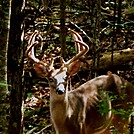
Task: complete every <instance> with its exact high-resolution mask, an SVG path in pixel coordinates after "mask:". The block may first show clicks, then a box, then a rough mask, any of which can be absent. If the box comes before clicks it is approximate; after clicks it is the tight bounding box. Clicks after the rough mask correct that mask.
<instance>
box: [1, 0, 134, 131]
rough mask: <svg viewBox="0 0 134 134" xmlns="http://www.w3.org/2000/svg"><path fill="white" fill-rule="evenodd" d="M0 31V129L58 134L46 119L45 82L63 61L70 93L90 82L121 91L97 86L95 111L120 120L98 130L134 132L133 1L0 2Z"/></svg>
mask: <svg viewBox="0 0 134 134" xmlns="http://www.w3.org/2000/svg"><path fill="white" fill-rule="evenodd" d="M0 29H1V30H0V134H61V133H58V132H57V131H56V130H55V127H54V126H53V125H52V119H51V117H50V111H51V109H50V108H51V102H50V100H51V99H50V98H51V97H50V94H51V93H50V92H51V91H50V84H49V82H51V80H50V79H51V77H53V73H52V72H53V70H58V69H61V70H62V69H63V68H62V67H63V66H64V64H65V67H66V68H67V69H69V72H67V73H68V75H69V77H67V79H65V80H66V81H67V82H66V83H67V84H66V85H67V88H68V89H69V90H73V91H68V92H69V93H70V94H71V93H72V92H75V90H77V89H79V88H81V85H82V84H85V83H86V82H87V81H89V83H90V81H91V83H92V85H93V86H97V84H98V83H99V82H100V81H102V83H103V84H102V85H104V88H105V87H106V88H107V89H110V90H112V91H113V90H114V88H115V89H116V87H114V86H113V85H112V84H113V83H114V84H117V85H116V86H117V87H118V86H120V88H121V89H122V91H119V95H115V94H114V93H111V92H110V93H109V91H108V92H106V95H107V94H108V96H105V93H101V92H102V90H101V89H99V88H103V87H102V86H101V87H99V88H98V89H96V90H97V93H98V92H99V97H100V98H99V97H98V96H97V97H98V98H99V99H100V100H99V102H97V104H95V105H97V106H96V107H97V108H98V109H99V110H98V111H99V113H100V115H102V116H105V115H106V114H107V113H108V114H109V112H112V113H113V114H115V116H114V118H115V119H116V115H117V116H118V115H119V117H120V118H121V120H120V121H119V122H117V121H118V120H116V121H115V122H114V123H115V124H116V125H117V126H119V125H122V127H119V129H118V127H117V128H116V125H115V126H114V123H113V124H112V123H111V124H110V126H109V128H108V131H109V133H107V132H104V133H102V134H133V133H134V107H133V104H134V0H1V1H0ZM34 48H35V49H34ZM63 59H64V60H63ZM70 59H71V60H70ZM73 63H74V64H73ZM52 65H53V66H52ZM48 66H49V67H48ZM71 67H72V68H71ZM61 70H60V71H61ZM60 71H59V72H58V73H60ZM63 71H64V70H63ZM71 71H72V72H71ZM58 73H57V74H56V75H58ZM104 76H106V78H107V77H108V80H107V79H106V84H105V80H104V79H105V77H104ZM116 76H119V77H116ZM97 78H98V79H99V78H100V81H99V80H98V79H97ZM110 78H111V79H110ZM112 79H114V80H115V81H114V82H113V81H112ZM52 81H53V80H52ZM92 81H93V82H92ZM96 81H97V82H96ZM119 81H120V82H121V83H122V82H123V84H120V85H119ZM95 82H96V83H95ZM110 84H111V85H112V86H111V85H110ZM85 85H86V86H87V85H88V84H85ZM91 89H93V88H92V87H91ZM94 89H95V88H94ZM124 89H126V90H127V89H128V92H129V94H130V96H129V95H128V94H126V92H127V91H126V90H125V91H124ZM76 92H77V91H76ZM120 92H121V94H120ZM74 94H75V93H74ZM83 94H84V93H83ZM84 95H85V94H84ZM85 96H86V95H85ZM78 98H79V96H78ZM78 98H77V99H78ZM98 98H97V100H98ZM107 99H108V100H107ZM75 100H76V99H75V98H74V100H71V103H73V104H74V102H75ZM109 100H110V101H111V102H112V104H114V106H115V107H112V108H111V107H110V108H109V104H108V103H109V102H108V101H109ZM73 101H74V102H73ZM78 101H79V99H78ZM107 102H108V103H107ZM71 103H70V104H71ZM80 104H81V103H80ZM81 105H82V104H81ZM86 105H87V104H86ZM122 106H123V107H122ZM55 107H56V106H55ZM55 107H54V108H55ZM78 109H79V108H78ZM98 111H97V113H98ZM62 112H63V111H62V110H61V111H60V108H59V115H57V116H60V113H62ZM61 116H62V114H61ZM93 117H94V116H93ZM117 118H118V117H117ZM59 119H60V118H59ZM92 120H93V122H94V126H97V125H98V124H97V123H96V122H95V121H94V119H92ZM128 120H129V121H128ZM126 121H128V122H129V123H127V124H126ZM124 122H125V123H124ZM123 123H124V124H123ZM72 128H73V126H72ZM55 131H56V132H55ZM85 131H86V130H84V132H80V134H90V133H91V134H93V133H92V131H91V132H90V133H86V132H85ZM87 132H88V131H87ZM93 132H94V131H93ZM67 134H72V133H71V132H70V133H67Z"/></svg>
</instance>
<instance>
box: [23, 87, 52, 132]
mask: <svg viewBox="0 0 134 134" xmlns="http://www.w3.org/2000/svg"><path fill="white" fill-rule="evenodd" d="M49 98H50V93H49V88H48V87H43V86H33V87H32V89H31V90H30V91H29V92H28V93H27V98H26V100H25V104H24V133H25V134H53V132H52V125H51V121H50V113H49Z"/></svg>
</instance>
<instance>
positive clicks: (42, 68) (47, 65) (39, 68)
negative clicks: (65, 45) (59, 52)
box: [26, 30, 54, 78]
mask: <svg viewBox="0 0 134 134" xmlns="http://www.w3.org/2000/svg"><path fill="white" fill-rule="evenodd" d="M36 36H38V37H39V38H40V42H42V40H43V38H42V37H41V35H40V34H39V31H38V30H35V31H34V33H33V34H32V35H31V36H30V39H29V41H28V47H27V50H26V56H27V57H28V58H29V59H30V60H31V61H32V62H33V63H34V64H33V65H34V69H35V71H36V72H37V74H38V75H39V77H42V78H44V77H46V76H49V75H50V72H51V71H52V70H53V69H54V68H53V63H54V60H53V58H52V57H50V58H47V57H46V55H44V59H43V62H42V61H40V60H39V59H38V58H36V57H35V54H34V47H35V46H36V45H38V44H41V43H40V42H39V41H35V39H36Z"/></svg>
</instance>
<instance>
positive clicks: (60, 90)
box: [56, 83, 65, 95]
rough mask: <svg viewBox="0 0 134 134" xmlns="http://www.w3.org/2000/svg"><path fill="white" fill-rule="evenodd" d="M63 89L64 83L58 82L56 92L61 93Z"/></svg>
mask: <svg viewBox="0 0 134 134" xmlns="http://www.w3.org/2000/svg"><path fill="white" fill-rule="evenodd" d="M64 91H65V88H64V85H63V83H59V84H58V86H57V89H56V92H57V94H60V95H61V94H63V93H64Z"/></svg>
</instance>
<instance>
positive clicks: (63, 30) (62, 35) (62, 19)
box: [60, 0, 66, 57]
mask: <svg viewBox="0 0 134 134" xmlns="http://www.w3.org/2000/svg"><path fill="white" fill-rule="evenodd" d="M65 9H66V0H60V29H61V32H60V43H61V49H62V56H63V57H65V56H66V28H65V17H66V13H65Z"/></svg>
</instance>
